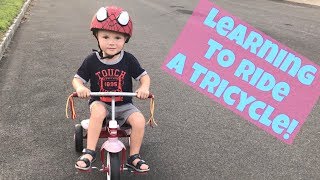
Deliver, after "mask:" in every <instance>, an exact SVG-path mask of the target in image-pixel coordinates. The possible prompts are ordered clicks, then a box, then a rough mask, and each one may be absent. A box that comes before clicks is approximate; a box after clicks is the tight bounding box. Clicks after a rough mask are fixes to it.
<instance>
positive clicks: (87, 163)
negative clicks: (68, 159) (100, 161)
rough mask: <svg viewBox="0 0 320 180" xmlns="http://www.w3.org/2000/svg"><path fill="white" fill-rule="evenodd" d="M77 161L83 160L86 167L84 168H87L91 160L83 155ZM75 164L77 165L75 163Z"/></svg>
mask: <svg viewBox="0 0 320 180" xmlns="http://www.w3.org/2000/svg"><path fill="white" fill-rule="evenodd" d="M78 161H83V162H84V163H85V164H86V167H84V168H88V167H90V166H91V161H90V160H89V159H88V158H85V157H83V155H82V156H80V157H79V158H78ZM76 166H78V165H77V163H76Z"/></svg>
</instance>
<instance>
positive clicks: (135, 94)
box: [72, 92, 154, 98]
mask: <svg viewBox="0 0 320 180" xmlns="http://www.w3.org/2000/svg"><path fill="white" fill-rule="evenodd" d="M90 96H131V97H135V96H137V93H133V92H90ZM72 97H78V94H77V93H76V92H73V93H72ZM148 98H154V96H153V94H151V93H150V94H149V96H148Z"/></svg>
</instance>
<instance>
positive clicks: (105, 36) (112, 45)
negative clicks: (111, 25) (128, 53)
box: [97, 31, 126, 55]
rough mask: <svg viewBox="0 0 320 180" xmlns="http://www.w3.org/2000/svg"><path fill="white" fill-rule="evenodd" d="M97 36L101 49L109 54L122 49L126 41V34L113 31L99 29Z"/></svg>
mask: <svg viewBox="0 0 320 180" xmlns="http://www.w3.org/2000/svg"><path fill="white" fill-rule="evenodd" d="M97 37H98V41H99V44H100V48H101V50H102V51H103V52H104V53H106V54H107V55H114V54H116V53H118V52H119V51H121V50H122V49H123V46H124V43H125V41H126V37H125V35H124V34H121V33H118V32H113V31H99V32H98V35H97Z"/></svg>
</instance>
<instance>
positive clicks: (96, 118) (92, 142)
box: [77, 101, 108, 167]
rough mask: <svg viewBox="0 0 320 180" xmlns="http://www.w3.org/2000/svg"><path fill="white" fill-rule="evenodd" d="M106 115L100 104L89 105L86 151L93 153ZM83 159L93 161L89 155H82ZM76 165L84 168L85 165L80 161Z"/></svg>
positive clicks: (102, 105) (103, 107)
mask: <svg viewBox="0 0 320 180" xmlns="http://www.w3.org/2000/svg"><path fill="white" fill-rule="evenodd" d="M107 114H108V112H107V110H106V108H105V105H104V104H103V103H102V102H98V101H95V102H93V104H92V105H91V115H90V123H89V127H88V134H87V135H88V137H87V149H89V150H92V151H95V149H96V145H97V142H98V139H99V136H100V132H101V128H102V123H103V120H104V118H105V117H106V116H107ZM83 158H87V159H88V160H89V161H90V162H91V161H92V159H93V157H92V156H91V155H90V154H84V155H83ZM77 165H78V166H79V167H86V163H85V162H84V161H81V160H79V161H78V162H77Z"/></svg>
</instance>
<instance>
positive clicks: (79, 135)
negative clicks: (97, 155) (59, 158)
mask: <svg viewBox="0 0 320 180" xmlns="http://www.w3.org/2000/svg"><path fill="white" fill-rule="evenodd" d="M74 142H75V148H76V151H77V152H82V150H83V128H82V126H81V124H76V125H75V131H74Z"/></svg>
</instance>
